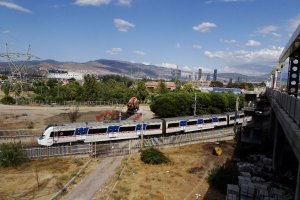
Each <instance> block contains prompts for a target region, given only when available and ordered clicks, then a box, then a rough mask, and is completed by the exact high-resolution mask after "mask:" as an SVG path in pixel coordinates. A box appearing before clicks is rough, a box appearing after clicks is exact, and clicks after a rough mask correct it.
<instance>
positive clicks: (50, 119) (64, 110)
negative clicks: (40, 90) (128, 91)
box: [0, 104, 154, 130]
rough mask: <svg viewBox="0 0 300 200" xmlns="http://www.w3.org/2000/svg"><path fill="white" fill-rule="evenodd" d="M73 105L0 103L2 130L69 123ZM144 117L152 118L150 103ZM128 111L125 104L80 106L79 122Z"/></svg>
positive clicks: (145, 108)
mask: <svg viewBox="0 0 300 200" xmlns="http://www.w3.org/2000/svg"><path fill="white" fill-rule="evenodd" d="M74 109H75V107H73V106H18V105H3V104H0V130H8V129H28V128H34V129H44V128H45V127H46V126H47V125H48V124H59V123H69V122H70V120H69V117H68V113H69V112H70V111H73V110H74ZM140 109H142V110H143V113H144V119H151V118H153V117H154V113H152V112H151V111H150V108H149V106H148V105H141V106H140ZM113 110H117V111H123V112H125V111H126V107H125V106H101V107H100V106H94V107H92V106H91V107H87V106H84V107H79V114H80V117H79V118H78V119H77V122H85V121H95V120H96V116H97V115H99V114H101V113H103V112H106V111H113Z"/></svg>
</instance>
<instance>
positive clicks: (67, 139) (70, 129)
mask: <svg viewBox="0 0 300 200" xmlns="http://www.w3.org/2000/svg"><path fill="white" fill-rule="evenodd" d="M78 131H79V132H78ZM83 132H85V134H86V132H87V130H85V129H82V130H81V129H80V130H77V129H76V128H75V127H74V124H66V125H58V126H49V127H48V128H46V130H45V131H44V133H43V135H42V136H41V137H40V138H38V144H39V145H42V146H52V145H54V144H61V143H72V142H76V141H80V140H84V138H82V137H83V135H84V134H82V133H83Z"/></svg>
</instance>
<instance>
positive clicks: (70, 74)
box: [47, 71, 83, 81]
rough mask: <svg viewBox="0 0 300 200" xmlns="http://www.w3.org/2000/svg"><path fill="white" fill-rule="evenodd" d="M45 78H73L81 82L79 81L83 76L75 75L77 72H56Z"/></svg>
mask: <svg viewBox="0 0 300 200" xmlns="http://www.w3.org/2000/svg"><path fill="white" fill-rule="evenodd" d="M47 78H55V79H71V78H74V79H75V80H77V81H81V80H83V74H81V73H77V72H68V71H58V72H50V73H48V74H47Z"/></svg>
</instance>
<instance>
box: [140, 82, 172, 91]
mask: <svg viewBox="0 0 300 200" xmlns="http://www.w3.org/2000/svg"><path fill="white" fill-rule="evenodd" d="M145 85H146V87H147V88H150V89H156V88H157V87H158V85H159V82H155V81H151V82H146V83H145ZM165 85H166V88H167V89H169V90H175V89H176V84H175V83H174V82H165Z"/></svg>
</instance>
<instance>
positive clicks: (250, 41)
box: [245, 40, 261, 47]
mask: <svg viewBox="0 0 300 200" xmlns="http://www.w3.org/2000/svg"><path fill="white" fill-rule="evenodd" d="M245 45H246V46H248V47H256V46H260V45H261V43H260V42H258V41H255V40H248V41H247V43H246V44H245Z"/></svg>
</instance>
